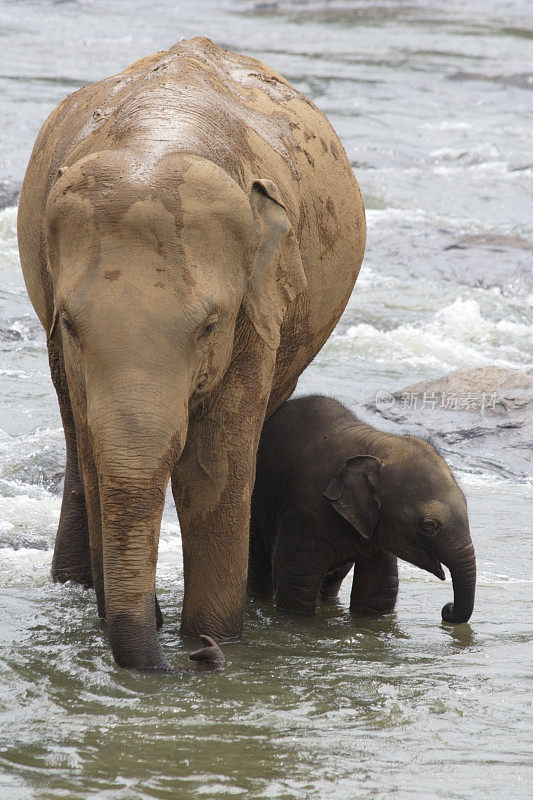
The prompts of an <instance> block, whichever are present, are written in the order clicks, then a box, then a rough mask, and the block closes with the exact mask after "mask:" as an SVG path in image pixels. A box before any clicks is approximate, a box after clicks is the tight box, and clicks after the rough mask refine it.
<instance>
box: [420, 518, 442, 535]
mask: <svg viewBox="0 0 533 800" xmlns="http://www.w3.org/2000/svg"><path fill="white" fill-rule="evenodd" d="M438 527H439V523H438V522H437V520H436V519H423V520H422V523H421V528H422V531H423V532H424V533H425V534H428V535H429V536H431V534H433V533H435V532H436V531H437V528H438Z"/></svg>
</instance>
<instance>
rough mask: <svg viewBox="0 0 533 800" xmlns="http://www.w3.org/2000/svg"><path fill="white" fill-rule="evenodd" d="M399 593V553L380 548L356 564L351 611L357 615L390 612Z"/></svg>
mask: <svg viewBox="0 0 533 800" xmlns="http://www.w3.org/2000/svg"><path fill="white" fill-rule="evenodd" d="M397 596H398V562H397V559H396V556H393V555H391V554H390V553H385V552H383V551H380V552H378V553H376V554H375V555H374V556H372V557H371V558H369V559H367V560H366V561H361V562H360V563H359V564H356V565H355V567H354V571H353V583H352V594H351V597H350V611H351V612H352V613H353V614H358V615H361V616H365V615H367V614H388V613H389V612H390V611H393V610H394V606H395V605H396V598H397Z"/></svg>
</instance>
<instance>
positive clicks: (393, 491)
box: [324, 434, 476, 623]
mask: <svg viewBox="0 0 533 800" xmlns="http://www.w3.org/2000/svg"><path fill="white" fill-rule="evenodd" d="M380 445H381V446H380ZM372 449H373V451H375V452H378V453H379V458H378V457H376V456H374V455H372V456H370V455H357V456H354V457H353V458H350V459H348V460H347V461H346V463H345V465H344V466H343V467H342V468H341V470H340V471H339V473H338V474H337V475H336V476H335V478H334V479H333V480H332V481H331V483H330V484H329V486H328V487H327V488H326V490H325V492H324V494H325V496H326V497H327V498H328V499H329V500H330V503H331V505H332V506H333V508H334V509H335V510H336V511H337V512H338V513H339V514H340V515H341V516H342V517H344V519H346V520H347V521H348V522H349V523H350V525H351V526H352V527H353V529H354V534H355V535H356V536H357V537H358V538H359V541H360V543H363V542H365V543H366V546H367V547H373V546H377V547H381V548H383V549H385V550H387V551H389V552H390V553H393V554H394V555H396V556H398V557H399V558H402V559H404V560H405V561H409V562H410V563H411V564H414V565H415V566H417V567H420V568H421V569H424V570H426V571H427V572H431V573H433V575H436V576H437V578H440V579H441V580H444V572H443V570H442V566H441V564H444V565H445V566H446V567H448V569H449V570H450V573H451V576H452V581H453V590H454V602H453V603H448V604H447V605H445V606H444V608H443V609H442V618H443V620H445V621H446V622H455V623H459V622H467V621H468V620H469V619H470V616H471V614H472V611H473V608H474V595H475V588H476V559H475V554H474V548H473V545H472V540H471V538H470V530H469V524H468V513H467V508H466V500H465V497H464V495H463V493H462V491H461V490H460V488H459V487H458V485H457V483H456V482H455V480H454V478H453V475H452V473H451V471H450V469H449V467H448V466H447V464H446V463H445V461H444V460H443V459H442V458H441V457H440V456H439V455H438V454H437V453H436V451H435V450H434V448H433V447H432V446H431V445H430V444H428V443H427V442H425V441H423V440H421V439H417V438H415V437H412V436H389V435H386V434H384V435H383V437H382V438H381V437H379V442H378V443H377V444H376V443H374V442H373V447H372Z"/></svg>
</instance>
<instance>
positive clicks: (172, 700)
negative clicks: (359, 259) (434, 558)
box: [0, 0, 533, 800]
mask: <svg viewBox="0 0 533 800" xmlns="http://www.w3.org/2000/svg"><path fill="white" fill-rule="evenodd" d="M530 12H531V10H530V8H529V3H528V2H527V0H513V1H512V2H509V3H506V4H493V3H489V2H482V0H474V2H472V3H469V4H464V3H459V2H458V0H457V1H456V0H449V1H448V2H446V3H440V2H437V0H432V2H430V3H429V4H427V3H426V4H423V3H418V2H414V3H411V4H409V5H408V6H407V5H405V4H403V3H400V2H399V1H397V0H392V1H391V2H389V3H387V4H385V5H383V4H376V3H374V2H365V0H361V2H340V0H339V1H337V0H331V2H328V3H323V2H318V1H317V2H279V3H277V2H273V3H254V2H239V1H238V0H226V2H223V3H214V2H211V1H210V0H208V2H206V3H204V4H202V6H201V7H200V6H199V5H198V4H194V3H191V2H183V3H181V4H179V9H178V7H177V6H176V4H175V3H171V2H169V0H161V2H159V3H156V4H155V5H154V4H148V3H145V2H144V1H143V0H141V1H140V2H138V3H136V4H135V6H134V7H132V6H131V5H130V4H128V3H126V1H125V0H117V1H116V2H114V3H107V4H105V3H103V2H100V0H97V1H96V2H88V3H84V2H83V3H82V2H80V3H76V2H68V3H60V4H55V3H51V2H47V1H46V0H36V1H35V2H33V3H24V4H22V3H19V4H16V6H14V5H13V4H10V3H7V2H4V0H0V25H3V26H4V29H5V31H6V32H7V34H8V35H6V36H4V37H3V39H2V42H3V47H2V53H1V54H0V59H1V60H2V69H1V70H0V112H1V113H2V118H3V120H4V124H3V125H2V127H1V129H0V144H1V148H2V150H1V156H0V184H2V186H0V189H2V191H4V192H5V193H7V194H5V196H10V195H9V194H8V193H9V192H13V191H15V194H16V186H17V185H18V184H19V183H20V181H21V180H22V176H23V172H24V168H25V165H26V162H27V159H28V157H29V152H30V150H31V147H32V145H33V141H34V139H35V136H36V134H37V131H38V128H39V126H40V125H41V123H42V121H43V120H44V118H45V116H46V115H47V114H48V113H49V112H50V111H51V109H52V108H53V107H54V105H55V104H56V103H57V102H59V100H61V99H62V98H63V97H64V96H65V94H67V93H68V92H70V91H74V90H75V89H77V88H78V87H79V86H80V85H82V84H83V83H85V82H89V81H91V80H97V79H99V78H101V77H103V76H105V75H108V74H112V73H113V72H116V71H118V70H119V69H121V68H122V67H124V66H125V65H126V64H128V63H131V62H133V61H134V60H136V59H137V58H139V57H140V56H142V55H145V54H147V53H150V52H153V51H155V50H160V49H163V48H165V47H167V46H169V45H170V44H172V43H174V42H175V41H177V40H179V39H180V38H182V37H184V36H191V35H195V34H197V33H205V34H207V35H210V36H211V37H212V38H213V39H214V40H215V41H217V43H219V44H222V45H225V46H228V47H230V48H233V49H240V50H246V51H247V52H249V53H250V54H251V55H254V56H256V57H259V58H261V59H263V60H264V61H266V62H267V63H269V64H270V65H271V66H272V67H274V68H276V69H278V70H279V71H280V72H282V73H283V74H285V75H286V77H287V78H288V79H289V80H291V81H292V82H293V83H294V84H295V85H296V86H298V87H299V88H301V89H302V90H303V91H305V92H307V93H308V94H309V95H310V96H311V97H312V99H313V100H315V101H316V102H317V103H318V105H319V106H320V107H321V108H323V109H324V111H325V112H326V113H327V114H328V116H329V117H330V119H331V121H332V122H333V124H334V126H335V127H336V129H337V130H338V132H339V134H340V136H341V138H342V140H343V142H344V144H345V147H346V150H347V153H348V155H349V158H350V160H351V162H352V164H353V167H354V170H355V173H356V175H357V177H358V180H359V183H360V186H361V189H362V192H363V195H364V198H365V203H366V206H367V217H368V247H367V254H366V257H365V262H364V265H363V268H362V271H361V275H360V278H359V280H358V283H357V286H356V290H355V292H354V293H353V295H352V297H351V299H350V302H349V304H348V307H347V309H346V312H345V314H344V316H343V318H342V320H341V321H340V323H339V325H338V327H337V329H336V331H335V332H334V334H333V335H332V337H331V339H330V341H329V342H328V343H327V345H326V346H325V347H324V349H323V350H322V352H321V353H320V354H319V355H318V357H317V358H316V359H315V361H314V362H313V364H312V365H311V366H310V367H309V369H308V370H307V371H306V372H305V373H304V375H303V376H302V378H301V380H300V383H299V386H298V392H299V393H307V392H322V393H326V394H333V395H336V396H338V397H339V398H340V399H342V400H344V401H345V402H347V403H349V404H350V405H351V406H352V407H354V408H363V407H364V404H365V403H367V402H368V401H369V400H371V399H372V398H373V397H374V396H375V393H376V391H377V390H380V389H383V390H387V391H395V390H397V389H399V388H401V387H404V386H408V385H410V384H412V383H414V382H416V381H419V380H424V379H428V378H435V377H440V376H441V375H443V374H445V373H446V372H448V371H450V370H452V369H455V368H457V367H471V366H487V365H499V366H503V367H508V368H514V369H517V370H520V371H526V370H528V369H529V368H530V356H531V294H532V274H531V273H532V270H531V266H532V261H533V250H531V248H530V247H529V245H530V243H531V242H533V213H532V212H533V208H532V202H531V196H532V191H531V190H532V181H533V176H532V171H533V167H532V163H531V142H530V131H531V124H532V116H533V105H532V102H531V97H532V95H531V91H532V89H533V84H532V82H531V75H528V72H527V70H528V69H529V67H528V66H527V65H528V63H529V62H528V59H529V57H530V52H529V51H530V43H531V35H532V32H531V13H530ZM13 187H15V189H13ZM2 196H3V195H2V194H1V193H0V198H1V197H2ZM13 196H15V195H13ZM0 399H1V402H0V584H1V586H2V589H1V591H0V607H1V610H0V614H1V617H0V618H1V620H2V624H1V626H0V648H1V649H0V798H2V800H3V798H6V800H19V799H20V800H26V799H27V798H54V799H55V798H58V797H65V798H68V799H69V800H75V799H76V798H80V800H81V798H83V800H86V798H90V797H94V798H98V800H145V799H146V798H150V799H152V798H169V800H170V799H172V800H174V798H180V800H181V798H184V799H186V798H193V797H194V798H196V797H198V796H206V797H217V798H230V797H236V796H237V797H238V796H243V797H246V798H251V799H252V800H254V799H255V798H274V800H285V799H286V798H313V800H314V799H315V798H327V800H337V799H338V800H345V799H346V800H347V799H348V798H350V800H351V798H354V797H357V798H358V799H359V798H361V800H366V799H367V798H368V799H369V800H370V798H383V797H386V798H388V799H389V800H426V798H429V797H431V798H432V797H439V798H445V799H449V800H452V798H453V800H478V798H479V797H488V798H490V799H491V800H498V798H502V800H503V798H505V800H507V798H508V797H510V796H512V797H513V798H518V800H522V798H523V799H524V800H525V798H526V797H528V796H529V794H528V791H529V790H528V783H527V781H528V778H530V775H529V773H528V765H529V764H530V754H531V747H530V742H531V740H530V731H531V699H530V695H529V694H528V692H529V691H530V688H529V684H528V674H527V665H528V664H529V663H530V661H531V645H530V642H531V597H532V593H531V574H532V572H533V563H532V557H531V550H530V547H529V542H530V539H529V538H528V537H529V536H530V534H529V530H528V525H529V522H530V517H531V511H530V509H531V483H530V482H528V481H527V480H526V479H525V477H524V475H522V473H521V471H520V469H518V468H517V469H516V470H514V471H513V460H512V459H513V452H512V449H511V453H510V454H509V452H506V455H505V458H506V459H507V460H506V462H505V466H506V470H505V472H504V474H505V475H507V476H508V477H502V476H501V474H498V470H497V467H498V464H499V463H500V462H501V460H502V458H503V455H502V452H501V448H502V442H504V441H505V440H504V439H501V438H500V439H497V440H494V441H495V442H497V444H492V445H490V444H487V452H486V453H484V454H483V455H484V458H483V459H480V460H479V461H478V462H477V465H476V469H475V471H471V470H470V466H469V465H470V464H471V461H469V458H468V456H469V452H470V451H469V447H470V444H469V441H468V440H464V441H463V440H462V441H459V442H458V443H456V444H455V445H454V446H453V448H450V454H451V456H452V457H453V463H454V464H455V465H459V467H460V468H459V469H458V470H457V477H458V480H459V482H460V484H461V486H462V488H463V490H464V492H465V494H466V497H467V499H468V506H469V514H470V521H471V529H472V536H473V540H474V543H475V547H476V553H477V557H478V568H479V579H478V591H477V601H476V609H475V612H474V615H473V617H472V619H471V622H470V624H469V625H462V626H456V627H453V626H445V625H442V624H441V622H440V609H441V607H442V606H443V605H444V603H446V602H449V601H450V600H451V599H452V593H451V592H452V590H451V584H450V582H449V580H447V581H446V582H445V583H441V582H440V581H438V580H437V579H436V578H434V577H433V576H431V575H429V574H426V573H422V572H421V571H420V570H418V569H416V568H415V567H412V566H411V565H408V564H401V567H400V575H401V589H400V596H399V600H398V605H397V608H396V611H395V613H394V614H392V615H389V616H388V617H386V618H384V619H380V620H358V621H357V620H353V619H352V618H351V617H350V615H349V613H348V605H349V593H350V581H349V580H347V581H346V582H345V584H344V586H343V588H342V590H341V594H340V597H339V600H338V602H335V603H332V604H329V605H322V606H321V608H320V610H319V613H318V615H317V617H316V619H303V620H302V619H294V618H291V617H287V616H285V615H282V614H280V613H278V612H276V611H275V610H274V609H273V608H272V606H271V604H269V603H264V602H257V601H255V602H250V603H249V604H248V608H247V614H246V634H245V642H244V643H242V644H240V645H234V646H232V647H229V648H228V649H227V657H228V664H227V666H226V668H225V669H224V670H223V671H222V672H220V673H218V674H216V675H207V676H206V675H198V676H196V675H184V676H181V677H177V678H176V677H169V676H161V675H159V676H151V675H139V674H136V673H132V672H128V671H124V670H120V669H119V668H118V667H116V666H115V664H114V663H113V660H112V658H111V655H110V652H109V648H108V646H107V644H106V642H105V638H104V635H103V631H102V629H101V627H100V624H99V622H98V619H97V616H96V608H95V602H94V596H93V593H92V592H90V591H89V592H87V591H84V590H82V589H80V588H79V587H74V586H56V585H54V584H52V583H51V581H50V579H49V572H50V564H51V558H52V548H53V541H54V534H55V529H56V526H57V521H58V518H59V511H60V504H61V488H62V477H63V469H64V443H63V434H62V429H61V423H60V418H59V412H58V408H57V403H56V400H55V395H54V390H53V387H52V385H51V382H50V379H49V374H48V363H47V354H46V347H45V337H44V332H43V331H42V329H41V327H40V324H39V322H38V321H37V319H36V317H35V314H34V312H33V309H32V308H31V305H30V303H29V300H28V298H27V295H26V292H25V288H24V284H23V280H22V276H21V273H20V268H19V262H18V251H17V243H16V208H15V207H7V208H4V209H3V210H0ZM366 413H368V408H366ZM516 454H517V458H518V454H519V452H518V450H516ZM517 463H518V461H517ZM521 464H522V462H520V465H521ZM180 550H181V545H180V534H179V527H178V524H177V520H176V516H175V511H174V510H173V507H172V503H171V499H170V496H169V497H167V505H166V508H165V514H164V520H163V527H162V532H161V541H160V548H159V562H158V577H157V592H158V597H159V600H160V603H161V606H162V609H163V613H164V616H165V625H164V627H163V629H162V638H163V645H164V648H165V652H166V653H167V654H168V657H169V659H170V660H171V661H172V663H173V664H176V665H178V664H184V663H185V662H186V656H187V653H188V651H189V649H190V646H191V643H190V642H185V643H183V642H181V641H180V639H179V637H178V635H177V630H178V625H179V615H180V610H181V602H182V592H183V576H182V560H181V552H180Z"/></svg>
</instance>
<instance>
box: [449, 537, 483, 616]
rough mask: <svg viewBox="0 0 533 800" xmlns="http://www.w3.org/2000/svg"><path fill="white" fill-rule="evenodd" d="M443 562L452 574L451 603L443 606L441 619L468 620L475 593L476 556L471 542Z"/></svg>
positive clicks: (472, 607) (472, 608)
mask: <svg viewBox="0 0 533 800" xmlns="http://www.w3.org/2000/svg"><path fill="white" fill-rule="evenodd" d="M444 563H445V564H446V566H447V567H448V569H449V570H450V572H451V576H452V582H453V603H447V604H446V605H445V606H444V608H443V609H442V619H443V620H444V621H445V622H452V623H460V622H468V620H469V619H470V617H471V616H472V611H473V610H474V598H475V594H476V556H475V553H474V547H473V545H472V542H469V544H467V545H466V546H465V547H462V548H460V549H459V550H456V551H455V552H454V553H453V555H452V556H451V557H450V558H448V559H447V560H445V561H444Z"/></svg>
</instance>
